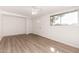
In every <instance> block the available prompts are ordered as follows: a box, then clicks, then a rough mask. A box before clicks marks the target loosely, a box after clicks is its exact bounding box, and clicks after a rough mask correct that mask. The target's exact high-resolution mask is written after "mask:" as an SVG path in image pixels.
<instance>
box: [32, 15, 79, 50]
mask: <svg viewBox="0 0 79 59" xmlns="http://www.w3.org/2000/svg"><path fill="white" fill-rule="evenodd" d="M32 22H33V33H35V34H38V35H40V36H43V37H47V38H49V39H52V40H56V41H59V42H62V43H65V44H68V45H71V46H74V47H78V48H79V25H77V26H50V14H48V15H45V16H42V17H40V18H38V19H34V20H33V21H32Z"/></svg>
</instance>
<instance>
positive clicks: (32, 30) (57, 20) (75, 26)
mask: <svg viewBox="0 0 79 59" xmlns="http://www.w3.org/2000/svg"><path fill="white" fill-rule="evenodd" d="M0 53H79V6H0Z"/></svg>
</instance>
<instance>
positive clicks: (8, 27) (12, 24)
mask: <svg viewBox="0 0 79 59" xmlns="http://www.w3.org/2000/svg"><path fill="white" fill-rule="evenodd" d="M25 20H26V19H25V18H23V17H18V16H12V15H2V35H3V36H8V35H16V34H25Z"/></svg>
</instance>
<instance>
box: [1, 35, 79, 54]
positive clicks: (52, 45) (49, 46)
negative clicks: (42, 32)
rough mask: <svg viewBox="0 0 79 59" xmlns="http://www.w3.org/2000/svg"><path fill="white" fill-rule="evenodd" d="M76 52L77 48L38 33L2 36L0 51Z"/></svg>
mask: <svg viewBox="0 0 79 59" xmlns="http://www.w3.org/2000/svg"><path fill="white" fill-rule="evenodd" d="M73 52H75V53H78V52H79V49H78V48H74V47H71V46H68V45H65V44H63V43H59V42H56V41H53V40H50V39H47V38H44V37H41V36H38V35H34V34H29V35H25V34H23V35H16V36H7V37H3V39H2V40H1V41H0V53H73Z"/></svg>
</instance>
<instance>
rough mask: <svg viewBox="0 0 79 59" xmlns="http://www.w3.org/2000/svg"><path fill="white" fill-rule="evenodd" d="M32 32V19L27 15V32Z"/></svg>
mask: <svg viewBox="0 0 79 59" xmlns="http://www.w3.org/2000/svg"><path fill="white" fill-rule="evenodd" d="M29 33H32V19H31V18H29V17H27V19H26V34H29Z"/></svg>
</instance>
